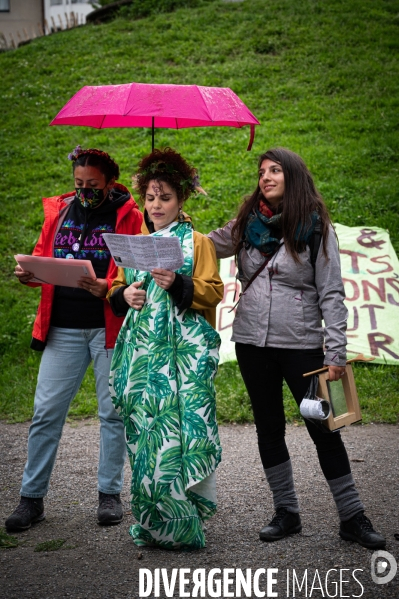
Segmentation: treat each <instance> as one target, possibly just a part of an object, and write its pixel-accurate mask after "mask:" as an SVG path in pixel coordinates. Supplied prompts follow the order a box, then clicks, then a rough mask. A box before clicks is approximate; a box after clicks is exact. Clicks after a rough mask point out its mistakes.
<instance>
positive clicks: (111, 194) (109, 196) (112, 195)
mask: <svg viewBox="0 0 399 599" xmlns="http://www.w3.org/2000/svg"><path fill="white" fill-rule="evenodd" d="M112 192H113V188H111V189H110V191H109V193H108V199H109V201H110V202H113V201H114V194H113V193H112Z"/></svg>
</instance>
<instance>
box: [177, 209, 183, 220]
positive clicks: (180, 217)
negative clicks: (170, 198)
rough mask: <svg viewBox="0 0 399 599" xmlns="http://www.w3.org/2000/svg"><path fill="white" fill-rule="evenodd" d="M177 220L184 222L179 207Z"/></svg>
mask: <svg viewBox="0 0 399 599" xmlns="http://www.w3.org/2000/svg"><path fill="white" fill-rule="evenodd" d="M177 220H178V221H179V223H184V214H183V210H182V209H181V208H179V215H178V217H177Z"/></svg>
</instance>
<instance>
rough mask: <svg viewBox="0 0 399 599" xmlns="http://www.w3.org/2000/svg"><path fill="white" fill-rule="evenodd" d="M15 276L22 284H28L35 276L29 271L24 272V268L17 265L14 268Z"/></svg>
mask: <svg viewBox="0 0 399 599" xmlns="http://www.w3.org/2000/svg"><path fill="white" fill-rule="evenodd" d="M14 275H15V276H16V277H17V279H18V280H19V282H20V283H28V281H30V280H31V279H33V277H34V276H35V275H34V274H33V272H29V271H28V270H24V269H23V268H22V266H20V265H19V264H17V266H16V267H15V268H14Z"/></svg>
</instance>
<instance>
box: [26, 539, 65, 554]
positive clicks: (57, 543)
mask: <svg viewBox="0 0 399 599" xmlns="http://www.w3.org/2000/svg"><path fill="white" fill-rule="evenodd" d="M65 540H66V539H52V540H51V541H43V543H38V544H37V545H36V547H35V548H34V550H33V551H58V549H61V547H62V546H63V545H64V543H65Z"/></svg>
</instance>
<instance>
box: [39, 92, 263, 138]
mask: <svg viewBox="0 0 399 599" xmlns="http://www.w3.org/2000/svg"><path fill="white" fill-rule="evenodd" d="M259 124H260V123H259V121H258V120H257V119H256V118H255V116H254V115H253V114H252V112H251V111H250V110H249V109H248V108H247V107H246V105H245V104H244V102H242V100H240V98H239V97H238V96H237V95H236V94H235V93H234V92H233V91H232V90H231V89H230V88H228V87H204V86H200V85H169V84H153V83H124V84H121V85H99V86H85V87H82V89H81V90H79V91H78V92H77V93H76V94H75V95H74V96H73V97H72V98H71V99H70V100H69V102H68V103H67V104H66V105H65V106H64V108H62V109H61V110H60V112H59V113H58V114H57V116H56V117H55V118H54V119H53V120H52V121H51V123H50V125H80V126H85V127H96V128H98V129H102V128H109V127H152V130H153V145H154V127H161V128H171V129H184V128H187V127H243V126H244V125H250V127H251V139H250V144H249V147H248V149H250V147H251V146H252V142H253V138H254V134H255V125H259Z"/></svg>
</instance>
